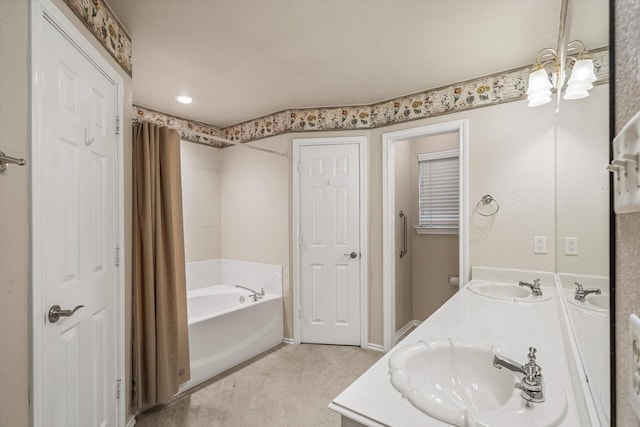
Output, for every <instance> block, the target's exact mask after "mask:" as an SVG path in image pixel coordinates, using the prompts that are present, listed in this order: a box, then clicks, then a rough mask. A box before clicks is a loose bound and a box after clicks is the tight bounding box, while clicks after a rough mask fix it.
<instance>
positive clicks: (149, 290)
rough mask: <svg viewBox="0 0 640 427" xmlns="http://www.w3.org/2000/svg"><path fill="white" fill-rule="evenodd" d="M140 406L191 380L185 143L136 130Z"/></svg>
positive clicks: (172, 133) (159, 130)
mask: <svg viewBox="0 0 640 427" xmlns="http://www.w3.org/2000/svg"><path fill="white" fill-rule="evenodd" d="M132 369H133V372H132V376H133V406H134V408H142V407H143V406H148V405H156V404H159V403H165V402H168V401H169V400H170V399H171V397H172V396H173V395H174V394H175V393H177V391H178V387H179V385H180V384H182V383H183V382H185V381H187V380H188V379H189V378H190V371H189V342H188V331H187V302H186V278H185V255H184V235H183V225H182V187H181V177H180V137H179V136H178V133H177V131H176V130H174V129H169V128H166V127H159V126H156V125H155V124H153V123H146V122H145V123H137V124H134V127H133V367H132Z"/></svg>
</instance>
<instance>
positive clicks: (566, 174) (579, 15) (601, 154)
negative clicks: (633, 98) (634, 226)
mask: <svg viewBox="0 0 640 427" xmlns="http://www.w3.org/2000/svg"><path fill="white" fill-rule="evenodd" d="M571 5H572V8H573V9H572V10H571V11H570V12H571V17H572V20H571V26H570V33H569V34H570V38H569V40H575V39H579V40H581V41H583V42H584V44H585V45H586V46H587V48H588V49H590V50H593V49H597V48H600V47H604V46H608V45H609V40H608V38H609V27H608V21H609V10H608V8H609V5H608V2H606V1H576V2H572V3H571ZM609 105H610V103H609V85H608V84H606V85H599V86H596V87H594V88H593V89H592V90H591V91H590V96H589V97H588V98H585V99H582V100H578V101H565V100H562V102H561V105H560V110H559V112H558V114H557V115H556V138H555V139H556V141H555V142H556V272H557V273H558V277H559V278H560V281H561V284H562V287H563V291H564V294H565V295H564V297H565V299H564V301H565V308H566V310H567V313H568V314H569V319H570V327H571V329H572V332H573V336H574V337H575V339H576V344H577V347H578V352H579V354H580V360H581V363H582V369H583V370H584V372H583V373H584V375H585V376H586V378H588V381H585V382H586V383H587V387H588V389H589V393H590V395H591V398H592V400H593V403H594V405H593V406H594V409H595V411H596V412H597V417H598V419H599V420H600V423H601V424H602V425H609V424H610V423H611V413H610V402H611V400H610V395H611V393H610V388H609V384H610V364H609V329H610V319H612V318H613V317H610V315H609V298H608V296H609V289H610V287H609V261H610V260H609V258H610V257H609V239H610V238H613V236H609V176H608V172H607V171H606V169H605V168H606V166H607V164H608V163H609ZM578 284H579V285H580V286H581V287H582V289H584V290H586V291H587V292H586V296H585V297H584V299H583V300H580V299H576V291H577V289H578V288H579V286H578ZM596 289H597V292H596V291H595V290H596ZM591 291H593V292H591ZM598 293H599V294H598ZM583 295H584V294H583ZM581 296H582V295H580V294H579V293H578V298H580V297H581Z"/></svg>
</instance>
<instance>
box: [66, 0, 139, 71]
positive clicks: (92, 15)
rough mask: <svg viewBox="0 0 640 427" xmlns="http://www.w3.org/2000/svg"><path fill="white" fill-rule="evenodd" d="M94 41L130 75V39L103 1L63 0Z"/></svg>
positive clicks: (131, 67)
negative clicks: (91, 34) (92, 36)
mask: <svg viewBox="0 0 640 427" xmlns="http://www.w3.org/2000/svg"><path fill="white" fill-rule="evenodd" d="M64 2H65V3H66V4H67V6H69V9H71V10H72V11H73V13H75V14H76V16H77V17H78V18H80V20H81V21H82V23H83V24H84V25H85V27H87V28H88V29H89V31H91V33H93V35H94V36H95V38H96V39H98V41H99V42H100V43H101V44H102V46H104V48H105V49H107V51H108V52H109V53H110V54H111V56H113V59H115V60H116V62H118V64H120V66H121V67H122V69H124V71H126V72H127V74H129V75H130V76H131V75H132V69H133V66H132V62H131V55H132V49H133V48H132V43H131V37H130V36H129V34H128V33H127V31H126V30H125V29H124V27H123V26H122V24H121V23H120V21H118V18H116V16H115V14H114V13H113V12H112V11H111V9H110V8H109V5H107V3H106V2H105V1H104V0H64Z"/></svg>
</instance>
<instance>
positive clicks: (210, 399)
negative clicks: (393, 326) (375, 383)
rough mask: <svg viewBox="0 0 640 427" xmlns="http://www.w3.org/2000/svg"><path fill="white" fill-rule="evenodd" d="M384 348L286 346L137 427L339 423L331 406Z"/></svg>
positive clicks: (150, 413)
mask: <svg viewBox="0 0 640 427" xmlns="http://www.w3.org/2000/svg"><path fill="white" fill-rule="evenodd" d="M382 354H383V353H381V352H376V351H370V350H363V349H361V348H359V347H346V346H333V345H313V344H301V345H287V344H282V345H280V346H278V347H276V348H275V349H273V350H271V351H269V352H267V353H264V354H262V355H260V356H258V357H256V358H254V359H251V360H249V361H248V362H245V363H243V364H242V365H240V366H238V367H236V368H233V369H232V370H230V371H227V372H225V373H223V374H221V375H218V376H217V377H215V378H213V379H212V380H210V381H209V382H207V383H205V384H204V385H202V386H200V387H198V388H196V389H194V390H195V391H192V392H190V393H189V392H187V394H186V395H185V396H182V397H180V398H178V399H177V400H176V401H175V402H173V403H171V404H170V405H167V406H163V407H158V408H154V409H152V410H151V411H148V412H145V413H144V414H141V415H140V416H139V417H138V420H137V423H136V426H138V427H182V426H189V427H196V426H197V427H204V426H207V427H212V426H224V427H227V426H229V427H254V426H260V427H269V426H273V427H289V426H291V427H316V426H318V427H320V426H322V427H324V426H340V416H339V415H338V414H336V413H335V412H333V411H331V410H330V409H328V408H327V405H328V404H329V402H331V401H332V400H333V398H334V397H336V396H337V395H338V394H340V392H342V390H344V389H345V388H346V387H347V386H348V385H349V384H351V383H352V382H353V381H354V380H355V379H356V378H358V377H359V376H360V375H361V374H362V373H363V372H364V371H366V370H367V369H368V368H369V367H370V366H371V365H373V364H374V363H375V362H376V361H377V360H378V359H379V358H380V357H382Z"/></svg>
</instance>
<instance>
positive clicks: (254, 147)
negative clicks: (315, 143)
mask: <svg viewBox="0 0 640 427" xmlns="http://www.w3.org/2000/svg"><path fill="white" fill-rule="evenodd" d="M181 130H182V131H183V132H186V133H190V134H192V135H196V136H201V137H203V138H208V139H213V140H214V141H219V142H224V143H225V144H229V145H235V146H239V147H244V148H250V149H252V150H258V151H263V152H265V153H271V154H275V155H278V156H282V157H284V158H285V159H288V158H289V155H288V154H287V153H281V152H279V151H275V150H269V149H268V148H261V147H256V146H253V145H246V144H243V143H241V142H235V141H231V140H229V139H227V138H222V137H221V136H215V135H209V134H206V133H201V132H196V131H194V130H185V129H181Z"/></svg>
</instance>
